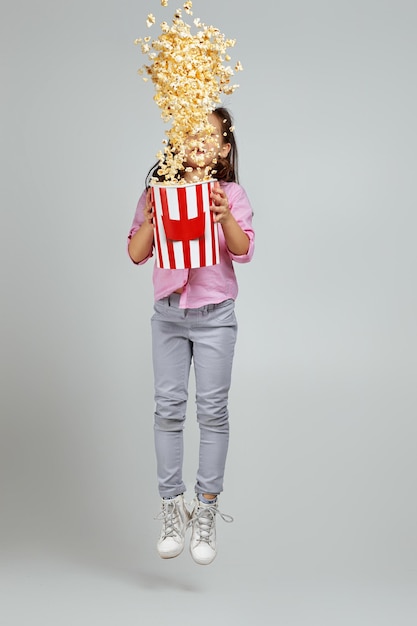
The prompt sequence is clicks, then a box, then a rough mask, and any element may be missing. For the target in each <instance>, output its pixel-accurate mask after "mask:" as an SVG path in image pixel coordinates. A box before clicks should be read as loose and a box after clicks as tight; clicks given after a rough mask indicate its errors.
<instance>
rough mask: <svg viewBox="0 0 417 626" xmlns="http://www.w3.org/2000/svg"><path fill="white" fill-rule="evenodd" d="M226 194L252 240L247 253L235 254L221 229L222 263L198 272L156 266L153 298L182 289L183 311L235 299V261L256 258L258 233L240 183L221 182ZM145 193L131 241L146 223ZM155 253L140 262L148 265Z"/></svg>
mask: <svg viewBox="0 0 417 626" xmlns="http://www.w3.org/2000/svg"><path fill="white" fill-rule="evenodd" d="M221 185H222V187H223V189H224V190H225V192H226V194H227V198H228V201H229V207H230V210H231V212H232V214H233V217H234V218H235V220H236V221H237V223H238V224H239V226H240V227H241V228H242V230H243V231H244V232H245V233H246V234H247V235H248V237H249V249H248V252H247V254H242V255H240V256H239V255H236V254H232V253H231V252H230V250H228V248H227V246H226V242H225V239H224V235H223V230H222V227H221V226H220V227H219V246H220V264H219V265H213V266H210V267H200V268H196V269H189V270H188V269H184V270H183V269H179V270H169V269H161V268H158V267H156V263H155V265H154V269H153V286H154V298H155V300H160V299H161V298H165V297H166V296H169V295H170V294H171V293H173V292H174V291H176V290H177V289H181V288H183V292H182V294H181V298H180V308H182V309H195V308H198V307H200V306H204V305H206V304H217V303H218V302H223V300H227V299H229V298H232V299H233V300H235V299H236V297H237V294H238V284H237V280H236V275H235V270H234V267H233V261H236V262H237V263H248V262H249V261H250V260H251V259H252V256H253V252H254V243H255V233H254V231H253V228H252V207H251V205H250V202H249V199H248V196H247V194H246V192H245V190H244V189H243V187H241V186H240V185H238V184H237V183H221ZM145 198H146V191H144V192H143V193H142V195H141V197H140V198H139V202H138V204H137V207H136V212H135V216H134V219H133V223H132V227H131V229H130V232H129V236H128V242H129V240H130V238H131V237H132V236H133V235H134V234H135V233H136V231H137V230H139V228H140V226H141V224H142V223H143V221H144V216H143V209H144V206H145ZM153 251H154V249H152V253H151V254H150V255H149V256H148V257H147V258H146V259H144V260H143V261H141V262H140V263H139V265H142V264H143V263H146V262H147V261H148V260H149V259H150V258H151V256H153Z"/></svg>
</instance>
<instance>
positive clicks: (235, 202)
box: [225, 184, 255, 263]
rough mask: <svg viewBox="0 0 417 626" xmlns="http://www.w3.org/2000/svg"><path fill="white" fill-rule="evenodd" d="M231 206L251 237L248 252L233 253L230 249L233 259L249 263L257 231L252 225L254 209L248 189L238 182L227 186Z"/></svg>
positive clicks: (235, 216)
mask: <svg viewBox="0 0 417 626" xmlns="http://www.w3.org/2000/svg"><path fill="white" fill-rule="evenodd" d="M225 191H226V194H227V197H228V201H229V207H230V210H231V212H232V215H233V217H234V218H235V220H236V221H237V223H238V224H239V226H240V227H241V229H242V230H243V232H244V233H246V235H247V236H248V238H249V248H248V251H247V253H246V254H233V253H232V252H230V250H228V253H229V256H230V258H231V259H232V261H236V262H237V263H249V261H250V260H251V259H252V257H253V253H254V250H255V231H254V230H253V227H252V215H253V210H252V206H251V204H250V201H249V198H248V196H247V194H246V191H245V190H244V189H243V187H241V186H240V185H238V184H234V185H233V186H232V185H231V186H230V188H226V190H225Z"/></svg>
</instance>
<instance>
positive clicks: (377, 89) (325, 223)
mask: <svg viewBox="0 0 417 626" xmlns="http://www.w3.org/2000/svg"><path fill="white" fill-rule="evenodd" d="M1 6H2V19H1V26H0V29H1V33H0V35H1V36H0V46H1V56H0V63H1V107H2V114H1V230H0V233H1V247H0V250H1V262H0V268H1V276H2V280H1V285H2V290H1V367H2V372H1V383H2V391H1V407H0V409H1V432H0V447H1V450H0V452H1V456H0V463H1V518H0V524H1V540H0V541H1V545H0V547H1V561H0V576H1V587H0V592H1V596H2V597H1V602H0V621H1V622H2V623H4V624H7V626H13V625H19V626H20V625H23V624H27V623H28V622H29V620H30V623H31V624H42V625H45V624H48V625H49V624H51V625H52V624H60V625H61V626H66V625H73V624H77V625H84V624H92V623H100V624H105V625H107V624H109V625H110V624H112V625H113V624H115V623H117V624H122V625H123V626H130V624H160V623H163V622H162V621H163V619H164V618H166V619H168V620H169V622H170V623H174V624H181V625H183V626H187V625H188V624H194V623H197V622H198V623H201V624H202V625H204V624H213V623H216V624H231V623H233V624H237V623H241V624H253V623H254V622H255V621H256V622H261V623H263V624H265V625H269V624H285V625H288V626H292V625H296V624H297V625H298V624H300V625H303V626H304V625H305V626H310V625H314V626H315V625H316V624H317V625H320V626H323V625H327V624H329V625H332V626H335V625H337V626H339V625H343V626H344V625H345V624H346V625H347V624H349V625H350V624H355V626H359V625H372V626H374V625H376V624H377V625H379V624H383V625H385V624H386V625H392V624H395V625H396V626H399V625H401V626H403V625H409V624H410V625H411V624H412V625H414V624H415V623H416V619H417V595H416V573H417V572H416V557H417V551H416V547H417V542H416V498H415V475H416V469H417V461H416V451H415V442H416V434H417V433H416V430H417V429H416V422H415V415H416V381H415V378H416V376H415V374H416V327H415V316H416V305H417V302H416V285H415V263H416V252H415V232H416V225H417V224H416V216H415V208H416V199H417V194H416V189H415V180H416V161H417V159H416V154H417V151H416V144H417V142H416V139H417V137H416V134H417V133H416V130H417V123H416V110H417V88H416V59H417V39H416V32H417V31H416V29H417V5H416V3H415V2H414V0H412V1H411V0H410V1H408V2H407V1H405V0H396V1H395V2H393V1H387V0H379V1H376V0H375V1H371V0H361V1H358V0H349V2H347V1H337V0H335V1H330V0H328V1H325V0H321V1H308V0H301V1H293V2H286V3H284V2H279V1H278V2H272V1H269V2H263V3H258V4H257V5H254V6H250V8H248V9H243V8H242V3H240V2H236V1H235V2H224V1H223V2H220V1H218V0H213V1H211V2H202V1H201V0H200V1H198V0H196V1H195V2H194V16H195V17H200V18H201V19H202V20H203V21H205V22H206V23H208V24H214V25H216V26H218V27H219V28H220V29H221V30H222V31H223V32H225V33H226V35H227V36H228V37H236V38H237V40H238V43H237V45H236V48H235V49H234V50H233V59H234V60H237V59H240V60H241V62H242V64H243V66H244V71H243V72H242V73H241V74H238V76H237V80H236V82H239V84H240V89H239V90H238V91H237V92H236V93H235V94H234V95H233V96H231V97H229V98H226V99H225V101H224V103H225V104H226V105H228V106H230V108H231V109H232V111H233V113H234V116H235V122H236V132H237V137H238V141H239V149H240V157H241V172H240V173H241V182H242V184H243V186H244V187H245V188H246V190H247V192H248V194H249V196H250V198H251V200H252V204H253V206H254V210H255V221H254V223H255V227H256V231H257V249H256V255H255V258H254V260H253V262H252V263H251V264H249V265H245V266H238V267H237V273H238V278H239V282H240V288H241V291H240V295H239V298H238V302H237V312H238V317H239V322H240V336H239V341H238V348H237V354H236V364H235V369H234V383H233V390H232V396H231V407H230V408H231V414H232V424H231V426H232V440H231V448H230V454H229V458H228V467H227V475H226V483H225V492H224V494H223V496H222V500H221V508H222V509H223V510H224V512H226V513H230V514H232V515H234V517H235V522H234V523H233V524H230V525H226V524H223V523H221V522H219V555H218V558H217V560H216V561H215V562H214V563H213V565H211V566H210V567H209V568H202V567H199V566H197V565H195V564H194V563H193V562H192V560H191V557H190V556H189V554H188V551H187V552H185V553H184V554H183V555H182V556H181V557H180V558H178V559H174V560H173V561H170V562H163V561H161V560H160V559H159V558H158V556H157V555H156V552H155V541H156V538H157V534H158V532H159V524H158V523H157V522H155V521H154V520H153V517H154V515H156V514H157V512H158V509H159V499H158V496H157V490H156V481H155V464H154V455H153V439H152V409H153V398H152V373H151V372H152V370H151V355H150V328H149V317H150V315H151V312H152V288H151V269H152V268H151V265H150V264H148V266H145V267H142V268H137V267H135V266H133V265H132V264H131V263H130V262H129V259H128V258H127V255H126V250H125V239H126V233H127V231H128V229H129V228H130V224H131V220H132V218H133V213H134V209H135V205H136V202H137V198H138V196H139V194H140V192H141V190H142V186H143V179H144V176H145V174H146V172H147V170H148V168H149V166H150V165H151V164H152V163H153V161H154V155H155V153H156V151H157V150H158V149H159V147H160V141H161V140H162V138H163V129H164V126H163V125H162V122H161V120H160V117H159V110H158V109H157V107H156V105H154V103H153V101H152V95H153V89H152V86H151V85H150V84H147V85H145V84H143V83H142V81H141V79H140V78H139V77H138V76H137V75H136V71H137V69H138V68H139V67H140V65H141V64H142V63H143V62H144V60H145V58H144V57H143V56H142V55H141V54H140V52H139V49H138V48H135V47H134V46H133V40H134V39H135V38H136V37H139V36H142V35H144V34H147V30H146V26H145V23H144V22H145V18H146V15H147V13H148V12H149V11H153V12H154V13H156V14H157V16H158V22H159V21H160V19H162V18H164V19H168V20H169V21H170V19H171V17H172V14H173V11H174V9H175V8H176V7H177V3H173V2H172V0H171V2H170V8H169V9H168V10H162V9H161V8H160V7H159V0H149V1H148V2H146V3H145V2H139V1H138V0H137V1H135V2H133V1H132V0H128V1H126V2H122V3H121V2H116V0H101V1H100V2H99V1H98V0H82V1H81V0H73V1H72V2H68V1H67V2H65V1H63V0H54V1H52V0H51V1H49V0H39V2H29V0H2V5H1ZM178 6H179V3H178ZM154 32H155V33H156V32H159V29H158V30H155V31H154ZM191 385H192V383H191ZM196 442H197V432H196V427H195V421H194V419H193V406H192V404H191V405H190V409H189V419H188V422H187V430H186V445H187V458H186V464H185V476H186V480H187V484H189V488H190V492H189V494H188V497H189V498H191V496H192V493H191V491H192V485H193V481H194V472H195V465H196V458H197V450H196ZM208 605H212V606H213V609H212V611H210V612H207V611H206V610H205V607H207V606H208Z"/></svg>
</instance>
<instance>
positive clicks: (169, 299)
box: [168, 295, 171, 306]
mask: <svg viewBox="0 0 417 626" xmlns="http://www.w3.org/2000/svg"><path fill="white" fill-rule="evenodd" d="M168 306H171V295H169V296H168Z"/></svg>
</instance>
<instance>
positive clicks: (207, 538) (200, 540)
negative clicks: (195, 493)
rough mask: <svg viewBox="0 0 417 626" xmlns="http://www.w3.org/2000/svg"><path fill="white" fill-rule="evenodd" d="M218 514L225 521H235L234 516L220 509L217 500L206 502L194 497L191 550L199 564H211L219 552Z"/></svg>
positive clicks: (191, 521) (190, 522)
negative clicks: (217, 546) (217, 540)
mask: <svg viewBox="0 0 417 626" xmlns="http://www.w3.org/2000/svg"><path fill="white" fill-rule="evenodd" d="M216 515H220V517H221V518H222V519H223V520H224V521H225V522H233V517H231V516H230V515H225V514H224V513H221V512H220V511H219V508H218V505H217V502H214V503H213V504H205V503H204V502H200V500H199V499H198V498H195V499H194V501H193V510H192V512H191V519H190V521H189V522H188V524H189V526H192V533H191V541H190V552H191V556H192V557H193V559H194V561H195V562H196V563H198V564H199V565H209V563H211V562H212V561H213V560H214V558H215V556H216V554H217V549H216Z"/></svg>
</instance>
